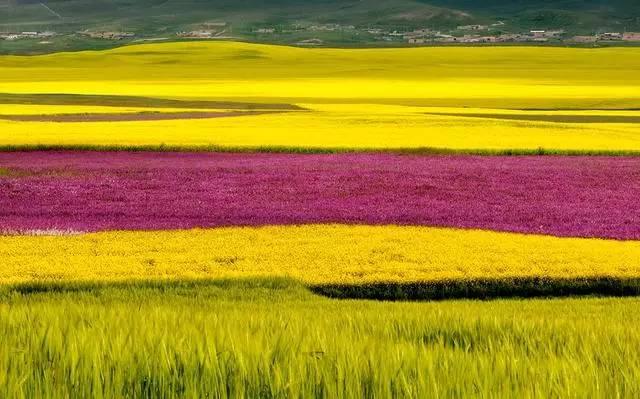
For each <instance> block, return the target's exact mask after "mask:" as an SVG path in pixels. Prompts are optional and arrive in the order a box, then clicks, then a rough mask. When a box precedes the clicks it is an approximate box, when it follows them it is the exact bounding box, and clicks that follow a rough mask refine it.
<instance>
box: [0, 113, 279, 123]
mask: <svg viewBox="0 0 640 399" xmlns="http://www.w3.org/2000/svg"><path fill="white" fill-rule="evenodd" d="M283 112H285V111H231V112H197V111H192V112H125V113H106V114H105V113H84V114H51V115H0V120H8V121H14V122H61V123H62V122H64V123H73V122H141V121H166V120H185V119H215V118H229V117H238V116H252V115H264V114H279V113H283Z"/></svg>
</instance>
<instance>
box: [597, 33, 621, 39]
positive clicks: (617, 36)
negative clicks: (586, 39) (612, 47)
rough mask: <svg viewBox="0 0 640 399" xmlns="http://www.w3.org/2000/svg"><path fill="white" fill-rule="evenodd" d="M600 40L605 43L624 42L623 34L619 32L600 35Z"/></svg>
mask: <svg viewBox="0 0 640 399" xmlns="http://www.w3.org/2000/svg"><path fill="white" fill-rule="evenodd" d="M599 39H600V40H604V41H613V40H622V33H619V32H607V33H603V34H601V35H600V37H599Z"/></svg>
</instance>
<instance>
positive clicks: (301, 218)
mask: <svg viewBox="0 0 640 399" xmlns="http://www.w3.org/2000/svg"><path fill="white" fill-rule="evenodd" d="M639 171H640V158H623V157H619V158H607V157H462V156H408V155H404V156H402V155H391V154H386V155H385V154H342V155H329V154H325V155H300V154H298V155H295V154H286V155H285V154H219V153H218V154H216V153H213V154H211V153H181V154H179V153H111V152H110V153H95V152H79V153H74V152H34V153H0V184H2V187H3V190H2V191H0V231H5V232H17V233H24V232H29V231H31V232H33V231H35V230H51V229H58V230H73V231H98V230H112V229H115V230H127V229H180V228H183V229H184V228H193V227H216V226H233V225H277V224H287V225H289V224H309V223H347V224H378V225H379V224H400V225H427V226H444V227H456V228H479V229H489V230H498V231H510V232H522V233H534V234H550V235H556V236H580V237H602V238H615V239H638V238H640V201H638V200H637V199H638V198H639V197H640V172H639ZM177 187H179V189H177Z"/></svg>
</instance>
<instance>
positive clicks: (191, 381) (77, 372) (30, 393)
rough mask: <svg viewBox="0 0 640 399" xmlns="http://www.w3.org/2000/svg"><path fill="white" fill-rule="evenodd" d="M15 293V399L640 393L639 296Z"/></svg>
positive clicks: (246, 284)
mask: <svg viewBox="0 0 640 399" xmlns="http://www.w3.org/2000/svg"><path fill="white" fill-rule="evenodd" d="M1 295H2V296H1V297H2V303H1V304H0V338H1V339H2V346H0V370H2V372H1V373H0V387H1V388H0V394H1V395H2V396H5V397H14V398H20V397H87V396H91V397H158V396H162V397H167V398H171V397H194V398H195V397H220V398H225V397H265V398H278V397H282V398H284V397H326V398H331V397H345V398H362V397H411V398H416V397H425V396H428V397H513V396H518V397H530V398H537V397H540V398H543V397H544V398H548V397H563V398H583V397H601V398H605V397H612V396H613V397H629V398H632V397H636V396H637V395H638V394H639V393H640V392H639V390H640V384H638V381H640V368H639V367H638V365H639V364H640V358H639V357H638V356H639V355H638V351H637V347H638V345H639V344H640V335H639V334H638V331H637V328H635V326H636V325H637V323H638V322H639V321H640V319H639V317H640V313H639V312H638V309H640V306H638V305H639V304H638V300H637V299H635V298H634V299H604V298H602V299H596V298H592V299H553V300H548V299H543V300H499V301H490V302H476V301H453V302H432V303H378V302H371V301H346V302H340V301H335V300H330V299H325V298H322V297H316V296H314V295H312V294H310V293H309V292H308V291H306V290H304V289H303V288H302V287H301V286H299V285H298V284H296V283H295V282H292V281H290V280H278V279H275V280H274V279H268V280H260V279H258V280H225V281H218V282H200V283H195V282H181V283H175V284H172V285H167V284H164V285H163V284H157V283H146V284H142V283H139V284H137V285H136V284H131V283H129V284H123V285H111V286H95V285H78V284H67V285H60V286H57V287H54V288H52V287H51V286H49V287H48V288H47V287H41V286H33V285H32V286H28V285H27V286H14V287H12V288H6V289H4V290H3V291H2V294H1ZM336 331H339V334H336Z"/></svg>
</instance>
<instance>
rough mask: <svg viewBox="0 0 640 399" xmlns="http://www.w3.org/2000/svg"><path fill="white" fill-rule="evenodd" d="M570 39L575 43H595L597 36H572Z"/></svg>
mask: <svg viewBox="0 0 640 399" xmlns="http://www.w3.org/2000/svg"><path fill="white" fill-rule="evenodd" d="M571 41H572V42H575V43H595V42H597V41H598V36H574V37H572V38H571Z"/></svg>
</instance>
